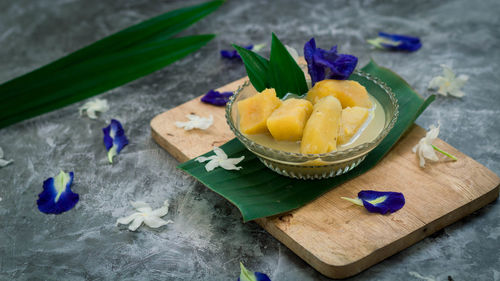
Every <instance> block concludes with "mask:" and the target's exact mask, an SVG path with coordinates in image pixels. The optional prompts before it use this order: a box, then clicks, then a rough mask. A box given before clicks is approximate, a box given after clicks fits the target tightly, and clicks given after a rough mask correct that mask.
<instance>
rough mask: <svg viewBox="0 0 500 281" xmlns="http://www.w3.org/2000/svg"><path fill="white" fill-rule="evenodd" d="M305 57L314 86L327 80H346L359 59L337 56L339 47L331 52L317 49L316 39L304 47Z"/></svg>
mask: <svg viewBox="0 0 500 281" xmlns="http://www.w3.org/2000/svg"><path fill="white" fill-rule="evenodd" d="M304 57H305V59H306V62H307V69H308V71H309V75H311V80H312V85H313V86H314V84H316V82H319V81H322V80H325V79H336V80H345V79H347V78H349V76H350V75H351V73H352V72H353V71H354V69H355V68H356V65H357V64H358V58H357V57H355V56H353V55H345V54H337V46H333V47H332V48H331V49H330V51H327V50H323V49H321V48H316V42H315V40H314V38H311V40H309V41H308V42H307V43H306V44H305V45H304Z"/></svg>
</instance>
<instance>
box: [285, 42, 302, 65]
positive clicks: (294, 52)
mask: <svg viewBox="0 0 500 281" xmlns="http://www.w3.org/2000/svg"><path fill="white" fill-rule="evenodd" d="M285 48H286V50H287V51H288V53H289V54H290V55H291V56H292V58H293V59H294V60H295V61H296V62H297V63H298V62H299V52H297V50H295V48H293V47H290V46H288V45H285Z"/></svg>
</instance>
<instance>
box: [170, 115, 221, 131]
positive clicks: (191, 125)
mask: <svg viewBox="0 0 500 281" xmlns="http://www.w3.org/2000/svg"><path fill="white" fill-rule="evenodd" d="M186 117H187V118H188V119H189V121H187V122H179V121H177V122H175V126H176V127H177V128H184V130H186V131H189V130H192V129H201V130H206V129H208V128H209V127H210V126H212V124H213V123H214V117H213V116H212V115H211V114H210V116H209V117H208V118H205V117H200V116H198V115H195V114H189V115H186Z"/></svg>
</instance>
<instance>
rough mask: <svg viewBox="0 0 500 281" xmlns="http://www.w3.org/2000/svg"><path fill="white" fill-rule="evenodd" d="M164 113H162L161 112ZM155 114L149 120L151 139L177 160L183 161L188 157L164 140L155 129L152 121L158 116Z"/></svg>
mask: <svg viewBox="0 0 500 281" xmlns="http://www.w3.org/2000/svg"><path fill="white" fill-rule="evenodd" d="M162 114H164V113H162ZM162 114H159V115H156V116H155V117H154V118H153V120H151V122H150V128H151V137H152V138H153V140H154V141H155V142H156V143H157V144H158V145H160V146H161V147H162V148H163V149H165V150H166V151H167V152H168V153H170V154H171V155H172V156H173V157H174V158H175V159H177V161H179V162H181V163H184V162H186V161H188V160H189V158H188V157H187V156H186V155H184V153H182V151H180V150H179V149H178V148H177V147H175V146H174V145H172V144H171V143H170V142H168V141H166V140H165V139H164V138H162V137H161V135H160V134H159V133H158V132H157V131H156V130H155V126H154V122H155V119H156V118H158V117H159V116H160V115H162Z"/></svg>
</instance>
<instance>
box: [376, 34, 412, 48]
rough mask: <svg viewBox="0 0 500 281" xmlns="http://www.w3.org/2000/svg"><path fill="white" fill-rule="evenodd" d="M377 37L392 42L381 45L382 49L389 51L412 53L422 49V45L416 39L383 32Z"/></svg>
mask: <svg viewBox="0 0 500 281" xmlns="http://www.w3.org/2000/svg"><path fill="white" fill-rule="evenodd" d="M378 36H379V37H382V38H384V39H387V40H390V41H392V42H393V43H390V44H386V43H381V45H382V46H383V47H385V48H387V49H389V50H393V51H407V52H414V51H416V50H418V49H420V48H421V47H422V43H421V42H420V38H418V37H412V36H406V35H400V34H389V33H384V32H379V33H378Z"/></svg>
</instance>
